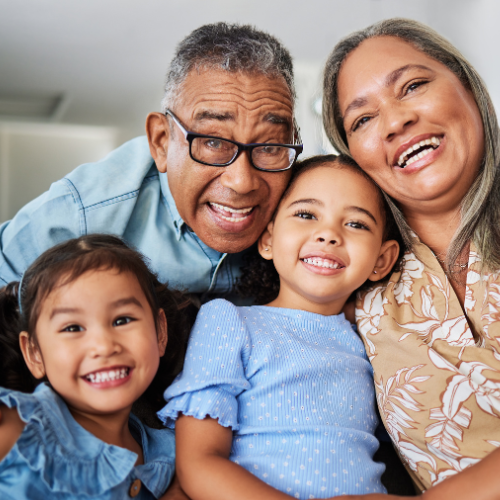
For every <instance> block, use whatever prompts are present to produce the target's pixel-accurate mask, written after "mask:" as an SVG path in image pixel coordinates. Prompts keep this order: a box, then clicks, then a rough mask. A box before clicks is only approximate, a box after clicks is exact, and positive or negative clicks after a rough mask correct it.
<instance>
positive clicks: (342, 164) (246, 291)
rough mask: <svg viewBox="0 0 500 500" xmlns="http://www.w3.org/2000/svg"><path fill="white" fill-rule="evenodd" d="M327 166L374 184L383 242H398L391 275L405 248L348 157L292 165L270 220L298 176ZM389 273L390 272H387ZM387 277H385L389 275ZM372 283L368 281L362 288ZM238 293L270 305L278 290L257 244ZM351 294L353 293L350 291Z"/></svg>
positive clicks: (383, 203) (381, 200)
mask: <svg viewBox="0 0 500 500" xmlns="http://www.w3.org/2000/svg"><path fill="white" fill-rule="evenodd" d="M328 164H334V165H332V168H340V169H350V170H353V171H354V172H356V173H357V174H359V175H361V176H362V177H364V178H365V179H367V180H368V181H369V182H370V183H371V184H373V185H375V186H376V187H377V190H378V195H379V204H380V211H381V213H382V215H383V216H384V241H387V240H396V241H397V242H398V243H399V256H398V260H397V261H396V263H395V264H394V267H393V269H392V272H394V271H396V270H398V269H399V268H400V266H401V262H402V259H403V255H404V251H405V245H404V242H403V239H402V237H401V233H400V232H399V229H398V226H397V225H396V222H395V220H394V217H393V215H392V212H391V210H390V208H389V205H388V204H387V202H386V200H385V198H384V196H383V194H382V191H381V190H380V188H379V187H378V186H377V185H376V184H375V182H374V181H373V180H372V179H371V178H370V177H369V176H368V175H367V174H365V173H364V172H363V170H361V168H360V167H359V166H358V164H357V163H356V162H355V161H354V160H353V159H352V158H351V157H350V156H347V155H338V156H337V155H317V156H311V157H310V158H306V159H305V160H303V161H299V162H297V163H296V164H295V166H294V169H293V173H292V177H291V179H290V183H289V184H288V187H287V188H286V190H285V192H284V193H283V196H282V198H281V201H280V203H279V205H278V208H277V209H276V211H275V213H274V216H273V220H274V218H275V217H276V213H277V212H278V210H279V208H280V205H281V203H282V202H283V200H284V199H286V197H287V196H288V195H289V194H290V191H291V190H292V188H293V186H294V185H295V183H296V182H297V180H298V179H299V178H300V176H301V175H303V174H305V173H306V172H309V171H311V170H314V169H315V168H318V167H323V166H326V165H328ZM389 274H391V273H389ZM389 274H388V275H389ZM370 284H372V282H371V281H367V282H366V283H365V284H364V285H363V287H365V286H367V285H370ZM236 290H237V292H238V294H239V295H240V296H242V297H245V298H253V300H254V303H255V304H267V303H269V302H272V301H273V300H274V299H275V298H276V297H277V296H278V293H279V291H280V279H279V275H278V272H277V271H276V268H275V267H274V264H273V261H272V260H266V259H264V258H263V257H261V256H260V254H259V252H258V250H257V245H255V246H254V247H253V249H252V250H251V251H250V252H249V253H248V254H247V255H246V257H245V264H244V266H243V268H242V274H241V277H240V278H239V280H238V282H237V284H236ZM353 293H354V292H353Z"/></svg>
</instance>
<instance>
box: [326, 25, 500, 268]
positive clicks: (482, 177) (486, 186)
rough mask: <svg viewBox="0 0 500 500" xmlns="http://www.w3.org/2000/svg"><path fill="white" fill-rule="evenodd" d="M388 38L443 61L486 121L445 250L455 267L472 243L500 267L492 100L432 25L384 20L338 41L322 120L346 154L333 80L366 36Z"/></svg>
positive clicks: (499, 189) (498, 141)
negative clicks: (475, 170) (478, 160)
mask: <svg viewBox="0 0 500 500" xmlns="http://www.w3.org/2000/svg"><path fill="white" fill-rule="evenodd" d="M379 36H392V37H396V38H400V39H401V40H404V41H405V42H408V43H410V44H411V45H413V46H414V47H415V48H416V49H417V50H420V51H421V52H423V53H425V54H427V55H428V56H429V57H432V58H433V59H435V60H436V61H439V62H440V63H442V64H444V65H445V66H446V67H447V68H448V69H449V70H450V71H452V72H453V73H454V74H455V75H456V76H457V77H458V78H459V80H460V81H461V82H462V84H463V85H464V87H465V88H466V89H468V90H470V91H471V92H472V94H473V95H474V98H475V100H476V103H477V106H478V108H479V112H480V114H481V118H482V121H483V125H484V139H485V141H484V142H485V148H484V155H483V160H482V164H481V168H480V170H479V174H478V176H477V177H476V179H475V181H474V182H473V184H472V185H471V187H470V188H469V191H468V192H467V194H466V195H465V197H464V199H463V201H462V206H461V221H460V225H459V227H458V229H457V231H456V233H455V235H454V237H453V240H452V242H451V244H450V246H449V248H448V253H447V258H446V261H447V262H448V266H449V268H450V266H452V265H453V263H454V262H456V261H457V259H458V258H459V256H460V253H461V251H462V250H463V249H464V248H465V246H466V245H467V244H468V243H469V242H470V241H473V242H474V244H475V245H476V248H477V250H478V252H479V254H480V256H481V258H482V262H483V266H484V267H485V268H487V269H489V270H491V271H496V270H499V269H500V179H499V178H498V177H499V169H498V162H499V153H500V134H499V128H498V123H497V118H496V115H495V111H494V109H493V104H492V102H491V98H490V96H489V93H488V91H487V90H486V85H485V84H484V82H483V80H482V79H481V77H480V76H479V74H478V73H477V72H476V70H475V69H474V68H473V67H472V65H471V64H470V63H469V62H468V61H467V60H466V59H465V57H464V56H463V55H462V54H461V53H460V52H459V51H458V50H457V49H456V48H455V47H454V46H453V45H452V44H451V43H450V42H449V41H448V40H446V39H445V38H443V37H442V36H441V35H439V34H438V33H436V32H435V31H434V30H433V29H431V28H429V27H428V26H425V25H423V24H421V23H419V22H417V21H413V20H410V19H399V18H395V19H387V20H385V21H381V22H379V23H376V24H373V25H372V26H369V27H368V28H365V29H364V30H361V31H358V32H356V33H353V34H351V35H349V36H348V37H347V38H345V39H343V40H341V41H340V42H339V43H338V44H337V45H336V47H335V48H334V49H333V51H332V53H331V54H330V56H329V58H328V61H327V63H326V67H325V73H324V80H323V123H324V126H325V130H326V134H327V136H328V138H329V139H330V141H331V143H332V144H333V146H334V147H335V148H336V149H337V150H338V151H339V152H341V153H344V154H348V155H349V154H350V153H349V148H348V146H347V138H346V133H345V130H344V127H343V121H342V115H341V113H340V108H339V103H338V90H337V82H338V76H339V72H340V69H341V67H342V63H343V62H344V60H345V59H346V57H347V56H348V55H349V54H350V53H351V52H352V51H353V50H354V49H355V48H356V47H358V46H359V44H360V43H361V42H363V41H364V40H367V39H368V38H374V37H379ZM386 197H387V199H388V202H389V205H390V207H391V209H392V211H393V213H394V217H395V219H396V222H397V223H398V226H399V228H400V230H401V233H402V235H403V239H404V241H405V243H406V244H407V245H408V248H411V246H412V237H411V229H410V227H409V226H408V223H407V222H406V219H405V218H404V215H403V213H402V212H401V210H400V209H399V207H398V206H397V204H396V203H395V202H394V201H393V200H392V199H390V198H389V197H388V196H386Z"/></svg>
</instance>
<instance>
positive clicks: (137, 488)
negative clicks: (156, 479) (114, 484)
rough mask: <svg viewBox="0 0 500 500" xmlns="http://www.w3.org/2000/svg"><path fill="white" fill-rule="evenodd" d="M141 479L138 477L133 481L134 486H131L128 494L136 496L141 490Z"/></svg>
mask: <svg viewBox="0 0 500 500" xmlns="http://www.w3.org/2000/svg"><path fill="white" fill-rule="evenodd" d="M141 485H142V483H141V480H140V479H136V480H135V481H134V482H133V483H132V486H131V487H130V490H129V492H128V494H129V495H130V496H131V497H132V498H134V497H136V496H137V495H138V494H139V492H140V491H141Z"/></svg>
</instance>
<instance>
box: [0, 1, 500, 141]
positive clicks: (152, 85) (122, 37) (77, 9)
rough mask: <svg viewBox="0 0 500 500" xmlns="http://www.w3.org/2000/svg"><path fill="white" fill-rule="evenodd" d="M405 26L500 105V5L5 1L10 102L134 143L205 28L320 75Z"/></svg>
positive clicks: (3, 80) (1, 44)
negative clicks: (412, 24)
mask: <svg viewBox="0 0 500 500" xmlns="http://www.w3.org/2000/svg"><path fill="white" fill-rule="evenodd" d="M395 16H400V17H409V18H413V19H417V20H419V21H422V22H424V23H427V24H429V25H430V26H432V27H433V28H435V29H437V30H438V31H439V32H440V33H442V34H443V35H445V36H446V37H448V38H449V39H450V40H451V41H452V42H453V43H454V44H455V45H456V46H457V47H458V48H459V49H460V50H462V52H464V54H465V55H466V57H468V58H469V59H470V60H471V62H472V63H473V64H474V65H475V66H476V68H477V69H478V70H479V72H480V74H481V75H482V76H483V78H484V79H485V80H486V82H487V84H488V87H489V88H490V91H491V93H492V96H493V100H494V101H495V102H496V103H497V105H500V61H499V58H498V47H500V30H499V29H498V21H499V20H500V2H498V0H412V1H409V0H307V1H306V0H72V1H68V0H15V1H14V0H0V100H4V101H5V100H9V99H12V100H15V99H18V100H19V99H21V100H22V99H33V98H36V97H40V98H42V99H45V102H52V101H53V102H55V103H57V106H56V108H57V109H56V108H54V110H55V111H54V113H53V118H54V119H55V120H57V121H59V122H62V123H78V124H89V125H110V126H115V127H119V129H120V131H121V137H122V139H127V138H129V137H132V136H134V135H136V134H140V133H142V130H143V123H144V119H145V116H146V115H147V113H148V112H149V111H153V110H158V109H159V102H160V99H161V95H162V83H163V80H164V75H165V72H166V68H167V66H168V63H169V61H170V58H171V57H172V54H173V51H174V48H175V45H176V44H177V43H178V42H179V41H180V40H181V39H182V38H183V37H184V36H186V35H187V34H188V33H189V32H190V31H192V30H193V29H194V28H196V27H198V26H200V25H202V24H205V23H210V22H215V21H221V20H222V21H230V22H239V23H249V24H253V25H256V26H257V27H258V28H261V29H263V30H266V31H269V32H270V33H272V34H274V35H275V36H277V37H278V38H280V39H281V40H282V41H283V42H284V44H285V45H286V46H287V47H288V48H289V49H290V51H291V53H292V55H293V57H294V59H295V60H296V61H297V62H299V63H302V64H304V63H314V64H316V65H318V64H321V63H322V62H323V61H324V60H325V59H326V57H327V55H328V53H329V51H330V50H331V49H332V47H333V46H334V44H335V43H336V42H337V41H338V40H339V39H340V38H341V37H343V36H345V35H347V34H348V33H350V32H351V31H353V30H356V29H360V28H362V27H365V26H367V25H369V24H371V23H373V22H375V21H377V20H380V19H384V18H388V17H395ZM51 100H52V101H51ZM42 107H43V106H42ZM40 109H41V108H40Z"/></svg>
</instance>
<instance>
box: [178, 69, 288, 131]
mask: <svg viewBox="0 0 500 500" xmlns="http://www.w3.org/2000/svg"><path fill="white" fill-rule="evenodd" d="M181 110H182V111H181ZM179 112H181V113H182V114H186V113H187V114H188V115H189V118H190V119H191V120H196V121H207V120H217V121H236V120H237V119H238V118H240V117H241V115H247V114H252V115H255V116H256V117H257V116H258V118H259V120H262V121H269V122H271V123H277V124H282V123H288V122H291V119H292V114H293V101H292V97H291V93H290V90H289V88H288V86H287V85H286V83H285V82H284V80H282V79H280V78H271V77H269V76H266V75H264V74H262V73H251V74H247V73H230V72H228V71H223V70H203V71H195V70H193V71H191V72H190V74H189V75H188V76H187V78H186V80H185V81H184V84H183V85H182V89H181V92H180V95H179Z"/></svg>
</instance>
